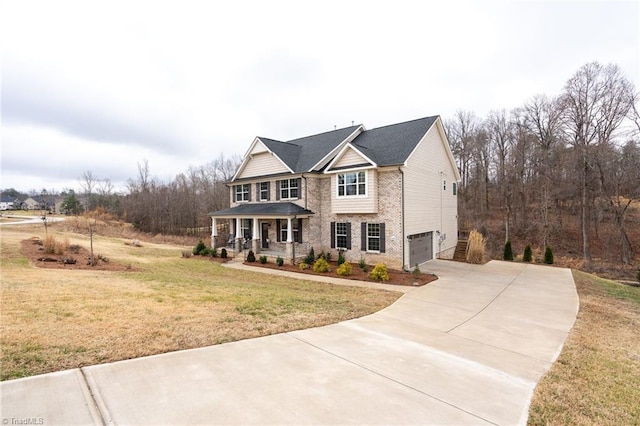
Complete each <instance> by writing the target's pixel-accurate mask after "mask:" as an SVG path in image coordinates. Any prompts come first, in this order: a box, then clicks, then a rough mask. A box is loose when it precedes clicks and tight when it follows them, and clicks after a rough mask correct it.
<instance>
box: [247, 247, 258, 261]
mask: <svg viewBox="0 0 640 426" xmlns="http://www.w3.org/2000/svg"><path fill="white" fill-rule="evenodd" d="M255 261H256V255H255V253H253V250H249V253H247V262H251V263H253V262H255Z"/></svg>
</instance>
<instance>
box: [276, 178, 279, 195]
mask: <svg viewBox="0 0 640 426" xmlns="http://www.w3.org/2000/svg"><path fill="white" fill-rule="evenodd" d="M279 199H280V181H279V180H278V181H276V200H279Z"/></svg>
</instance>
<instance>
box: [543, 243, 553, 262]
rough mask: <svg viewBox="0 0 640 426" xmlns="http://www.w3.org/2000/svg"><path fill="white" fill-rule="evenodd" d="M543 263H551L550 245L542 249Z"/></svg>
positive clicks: (551, 252) (551, 251)
mask: <svg viewBox="0 0 640 426" xmlns="http://www.w3.org/2000/svg"><path fill="white" fill-rule="evenodd" d="M544 263H546V264H547V265H553V250H551V247H549V246H547V248H546V249H544Z"/></svg>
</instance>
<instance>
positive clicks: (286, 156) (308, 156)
mask: <svg viewBox="0 0 640 426" xmlns="http://www.w3.org/2000/svg"><path fill="white" fill-rule="evenodd" d="M437 118H438V116H433V117H425V118H420V119H417V120H412V121H407V122H404V123H399V124H392V125H389V126H384V127H378V128H376V129H371V130H366V131H364V132H362V133H361V134H360V135H358V136H357V137H356V138H355V140H354V141H353V142H352V144H353V145H354V146H355V147H356V148H357V149H358V150H360V152H362V153H363V154H364V155H366V156H367V157H369V158H370V159H371V160H372V161H374V162H375V163H376V164H377V165H378V166H390V165H397V164H403V163H404V162H405V161H406V160H407V158H408V157H409V155H410V154H411V152H413V150H414V148H415V147H416V145H418V142H420V140H421V139H422V137H423V136H424V135H425V134H426V133H427V131H428V130H429V129H430V128H431V126H432V125H433V123H434V122H435V121H436V119H437ZM358 127H360V125H356V126H351V127H345V128H344V129H338V130H333V131H330V132H325V133H320V134H318V135H313V136H307V137H304V138H299V139H293V140H290V141H287V142H281V141H277V140H274V139H269V138H263V137H260V138H259V139H260V140H261V141H262V142H263V143H264V144H265V145H266V146H267V147H268V148H269V149H270V150H271V151H273V153H275V154H276V155H277V156H278V157H279V158H280V159H281V160H282V161H283V162H284V163H285V164H286V165H287V166H288V167H289V168H290V169H291V170H292V171H293V172H294V173H303V172H307V171H309V170H311V168H312V167H313V166H315V165H316V164H318V162H319V161H320V160H322V159H323V158H324V157H325V156H326V155H327V154H329V153H330V152H331V151H333V150H334V149H335V148H336V147H337V146H338V145H340V143H342V142H343V141H344V140H345V139H346V138H347V137H349V135H351V134H352V133H353V132H354V131H356V129H358Z"/></svg>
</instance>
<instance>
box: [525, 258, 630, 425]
mask: <svg viewBox="0 0 640 426" xmlns="http://www.w3.org/2000/svg"><path fill="white" fill-rule="evenodd" d="M573 276H574V280H575V282H576V288H577V290H578V295H579V296H580V312H579V313H578V317H577V320H576V323H575V325H574V328H573V330H572V331H571V333H570V335H569V337H568V339H567V342H566V343H565V346H564V349H563V351H562V353H561V354H560V357H559V358H558V360H557V362H556V363H555V364H554V365H553V367H552V368H551V370H550V371H549V373H547V375H546V376H545V377H544V378H543V379H542V380H541V381H540V383H539V384H538V387H537V388H536V392H535V395H534V399H533V402H532V404H531V408H530V411H529V424H532V425H547V424H590V425H622V424H638V423H639V419H640V331H639V330H640V288H638V287H629V286H624V285H621V284H618V283H616V282H613V281H609V280H605V279H601V278H598V277H595V276H593V275H590V274H586V273H583V272H579V271H574V272H573Z"/></svg>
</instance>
